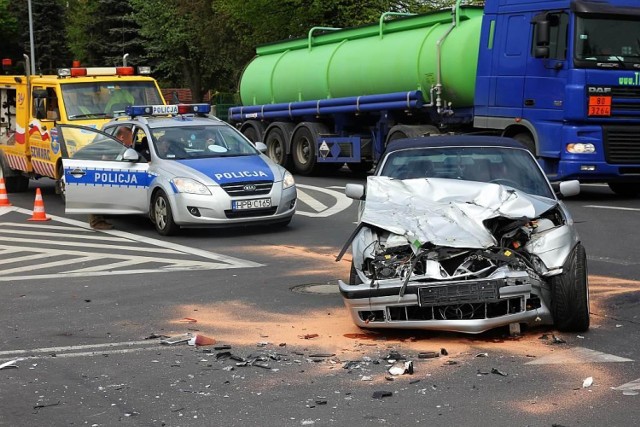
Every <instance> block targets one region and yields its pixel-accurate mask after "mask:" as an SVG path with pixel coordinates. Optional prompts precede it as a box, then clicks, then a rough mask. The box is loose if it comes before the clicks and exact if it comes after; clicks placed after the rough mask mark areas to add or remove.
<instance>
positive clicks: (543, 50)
mask: <svg viewBox="0 0 640 427" xmlns="http://www.w3.org/2000/svg"><path fill="white" fill-rule="evenodd" d="M533 55H534V56H535V57H536V58H548V57H549V46H536V48H535V49H534V52H533Z"/></svg>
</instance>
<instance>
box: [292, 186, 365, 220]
mask: <svg viewBox="0 0 640 427" xmlns="http://www.w3.org/2000/svg"><path fill="white" fill-rule="evenodd" d="M296 186H297V187H298V188H304V189H308V190H314V191H319V192H321V193H325V194H328V195H329V196H331V197H333V198H335V199H336V204H335V205H333V206H331V207H330V208H328V209H325V210H324V211H322V212H304V211H300V210H296V214H298V215H302V216H309V217H314V218H326V217H329V216H331V215H335V214H337V213H339V212H342V211H343V210H345V209H347V208H348V207H349V206H351V203H352V202H353V200H351V199H350V198H348V197H347V196H345V195H344V194H343V193H341V192H339V191H334V190H329V189H328V188H322V187H315V186H312V185H304V184H296ZM305 194H306V193H305ZM302 201H303V203H306V202H305V201H304V200H302Z"/></svg>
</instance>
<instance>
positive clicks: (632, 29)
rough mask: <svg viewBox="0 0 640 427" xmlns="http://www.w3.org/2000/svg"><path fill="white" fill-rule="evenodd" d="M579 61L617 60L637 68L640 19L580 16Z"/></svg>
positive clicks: (595, 63)
mask: <svg viewBox="0 0 640 427" xmlns="http://www.w3.org/2000/svg"><path fill="white" fill-rule="evenodd" d="M575 58H576V65H578V66H582V67H596V66H598V64H599V63H600V64H601V63H603V62H606V63H615V64H618V65H619V66H620V67H622V68H634V66H635V65H637V64H638V63H640V21H639V20H638V19H637V18H634V17H629V18H619V17H615V18H606V17H605V18H591V17H587V16H584V17H583V16H578V17H577V18H576V38H575Z"/></svg>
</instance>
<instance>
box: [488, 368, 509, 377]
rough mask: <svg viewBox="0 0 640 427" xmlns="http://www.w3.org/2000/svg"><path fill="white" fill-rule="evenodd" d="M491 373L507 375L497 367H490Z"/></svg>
mask: <svg viewBox="0 0 640 427" xmlns="http://www.w3.org/2000/svg"><path fill="white" fill-rule="evenodd" d="M491 373H492V374H496V375H500V376H503V377H507V376H509V374H507V373H506V372H502V371H501V370H499V369H497V368H491Z"/></svg>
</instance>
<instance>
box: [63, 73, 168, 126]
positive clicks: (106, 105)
mask: <svg viewBox="0 0 640 427" xmlns="http://www.w3.org/2000/svg"><path fill="white" fill-rule="evenodd" d="M61 90H62V100H63V102H64V108H65V111H66V112H67V119H68V120H87V119H96V118H105V119H106V118H112V117H114V115H116V114H117V113H119V112H124V109H125V107H126V106H127V105H134V104H135V105H150V104H163V102H162V97H161V96H160V92H159V91H158V89H157V87H156V85H155V84H154V83H153V82H140V81H136V82H121V81H116V82H95V83H69V84H63V85H61Z"/></svg>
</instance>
